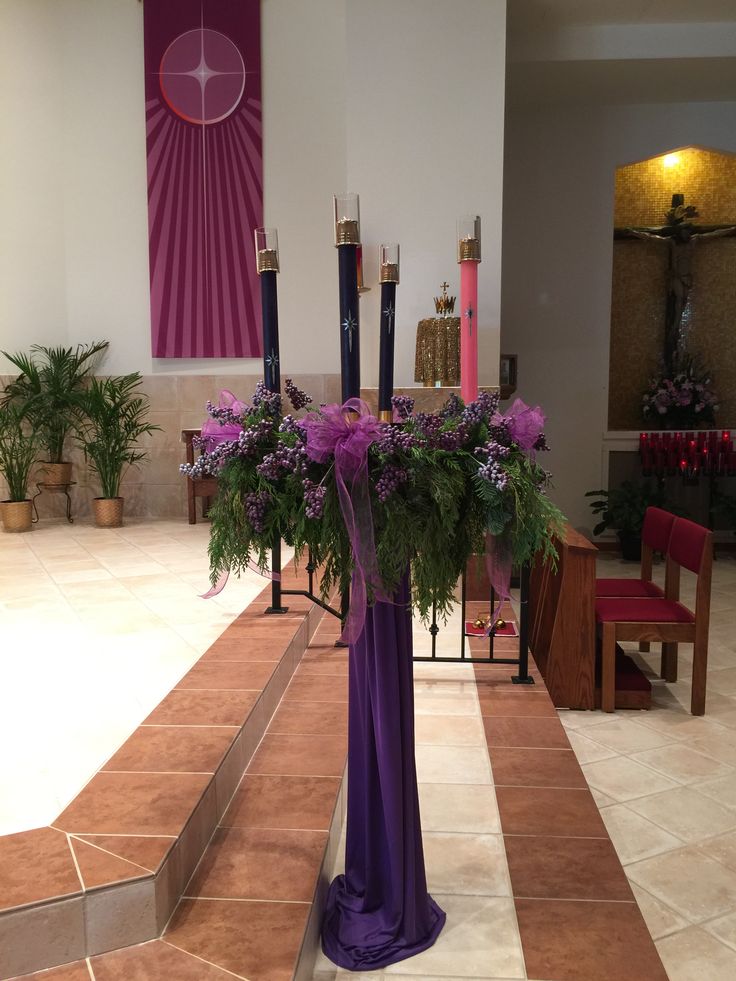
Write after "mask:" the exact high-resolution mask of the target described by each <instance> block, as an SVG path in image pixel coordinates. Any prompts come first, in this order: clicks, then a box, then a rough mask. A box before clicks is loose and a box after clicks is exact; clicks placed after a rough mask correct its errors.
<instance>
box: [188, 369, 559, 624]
mask: <svg viewBox="0 0 736 981" xmlns="http://www.w3.org/2000/svg"><path fill="white" fill-rule="evenodd" d="M286 392H287V395H288V397H289V400H290V402H291V404H292V406H293V408H294V411H295V412H299V411H300V410H302V409H305V408H307V407H308V406H309V405H310V404H311V403H312V399H311V398H310V397H309V396H308V395H306V394H305V393H304V392H302V391H300V390H299V389H298V388H296V387H295V386H294V385H293V384H292V382H291V380H290V379H287V381H286ZM498 403H499V397H498V395H496V394H488V393H481V394H480V395H479V396H478V398H477V399H476V400H475V401H473V402H470V403H468V404H467V405H466V404H464V403H463V401H462V400H461V399H460V398H459V397H458V396H457V395H454V394H453V395H451V396H450V398H449V399H448V400H447V402H446V403H445V405H444V406H443V407H442V409H440V410H439V411H438V412H436V413H426V412H418V413H416V414H414V413H413V408H414V403H413V400H412V399H410V398H406V397H403V396H395V397H394V399H393V406H394V422H392V423H384V422H379V421H378V419H376V417H375V416H373V415H371V414H370V411H369V410H368V407H367V406H366V404H365V403H364V402H362V401H361V400H359V399H350V400H349V401H348V402H346V403H345V404H344V405H343V406H340V405H322V406H321V407H320V408H319V410H310V411H308V412H307V413H306V415H303V416H302V417H301V418H298V417H296V416H295V415H293V414H284V413H283V411H282V400H281V396H280V395H279V394H277V393H273V392H270V391H268V390H267V389H266V387H265V385H264V384H263V383H262V382H259V384H258V386H257V387H256V391H255V394H254V395H253V398H252V399H251V402H250V404H246V403H244V402H241V401H239V400H237V399H236V398H235V397H234V396H232V394H231V393H223V395H222V397H221V399H220V404H219V405H217V406H215V405H213V404H212V403H211V402H208V403H207V411H208V414H209V416H210V418H209V419H208V421H207V423H206V424H205V426H204V427H203V429H202V437H201V440H200V446H201V448H202V455H201V456H200V457H199V458H198V459H197V460H196V461H195V463H194V464H193V465H188V464H184V465H183V466H182V467H181V471H182V473H184V474H186V475H188V476H191V477H203V476H207V475H216V476H217V478H218V495H217V498H216V501H215V503H214V505H213V506H212V508H211V510H210V517H211V522H212V524H211V532H210V544H209V555H210V573H211V580H212V583H213V585H216V584H217V583H218V582H220V581H221V580H222V579H223V577H224V576H225V575H226V574H228V573H230V572H234V573H239V572H240V571H241V570H243V569H246V568H253V567H254V566H257V567H258V569H259V570H261V571H262V572H263V573H264V574H268V571H267V570H268V562H269V556H270V550H271V547H272V544H273V542H274V539H275V538H276V537H277V536H280V537H281V538H282V539H283V540H284V541H285V542H286V543H287V545H290V546H292V547H293V548H294V551H295V555H296V558H297V559H298V558H299V557H300V556H301V555H302V554H303V553H304V551H305V550H307V551H308V552H309V554H310V555H311V558H312V560H313V561H314V562H315V563H316V564H317V565H318V566H319V567H320V568H321V591H322V595H323V598H325V599H327V598H328V597H329V596H330V595H331V594H332V592H333V591H334V589H335V587H339V588H340V589H341V590H344V589H346V588H347V587H348V586H350V585H351V580H352V601H351V614H350V618H349V620H348V625H347V628H346V633H347V634H348V636H347V639H348V640H355V639H357V635H356V632H359V629H360V628H361V627H362V620H363V615H364V612H365V604H366V602H367V603H371V602H373V601H374V600H375V599H385V598H387V597H390V596H392V595H393V593H394V591H395V590H396V588H397V587H398V585H399V583H400V580H401V578H402V576H403V575H404V574H405V572H406V569H407V567H408V566H410V568H411V595H412V602H413V606H414V609H415V610H416V611H417V612H418V613H419V614H420V615H421V616H422V618H424V619H427V618H428V617H429V615H430V613H431V611H432V608H433V605H434V607H435V609H436V612H437V615H438V616H442V617H444V616H446V615H447V614H448V613H449V611H450V609H451V607H452V605H453V604H454V602H455V590H456V586H457V582H458V579H459V577H460V575H461V574H462V572H463V570H464V569H465V567H466V565H467V563H468V561H469V559H470V557H471V556H473V555H478V554H480V553H482V552H484V551H486V552H487V555H488V557H489V565H490V566H493V568H494V569H496V570H499V569H503V570H504V572H503V573H502V575H501V578H504V576H507V574H508V573H509V572H510V568H511V565H512V564H513V565H519V564H521V563H523V562H528V561H531V560H532V559H533V558H534V557H535V556H537V555H540V556H541V557H543V558H550V559H551V560H552V561H554V560H555V559H556V552H555V547H554V538H555V536H556V535H559V534H560V532H561V525H562V522H563V520H564V519H563V516H562V514H561V513H560V511H559V510H558V509H557V508H556V507H555V505H554V504H553V503H552V502H551V501H550V500H549V498H548V497H547V496H546V493H545V488H546V487H547V486H548V483H549V477H550V475H549V474H548V473H547V472H546V471H545V470H544V468H543V467H542V466H540V464H539V463H538V462H537V458H536V454H537V452H540V451H544V450H546V449H547V444H546V440H545V436H544V433H543V431H542V430H543V425H544V415H543V413H542V412H541V410H540V409H539V408H538V407H537V408H530V407H528V406H526V405H525V404H524V403H523V402H521V400H518V399H517V401H516V402H515V403H514V405H513V406H512V408H511V409H510V410H509V411H508V412H507V413H505V414H503V413H501V412H499V410H498ZM492 581H493V576H492ZM361 606H362V615H361V613H360V608H361ZM356 611H357V612H356ZM351 621H352V629H351Z"/></svg>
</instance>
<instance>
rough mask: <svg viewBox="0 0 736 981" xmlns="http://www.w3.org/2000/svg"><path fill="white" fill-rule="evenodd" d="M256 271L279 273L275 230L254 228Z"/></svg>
mask: <svg viewBox="0 0 736 981" xmlns="http://www.w3.org/2000/svg"><path fill="white" fill-rule="evenodd" d="M255 239H256V270H257V271H258V275H259V276H260V275H261V273H264V272H278V271H279V234H278V232H277V231H276V229H275V228H256V230H255Z"/></svg>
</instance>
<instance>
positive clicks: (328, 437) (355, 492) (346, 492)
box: [303, 399, 386, 644]
mask: <svg viewBox="0 0 736 981" xmlns="http://www.w3.org/2000/svg"><path fill="white" fill-rule="evenodd" d="M303 424H304V428H305V429H306V433H307V456H308V457H309V458H310V459H312V460H315V461H316V462H317V463H326V462H327V461H328V460H329V459H330V458H331V457H333V456H334V459H335V483H336V484H337V493H338V496H339V498H340V508H341V510H342V516H343V518H344V520H345V527H346V529H347V532H348V537H349V538H350V544H351V546H352V549H353V559H354V562H355V571H354V573H353V585H352V595H351V598H350V612H349V614H348V618H347V621H346V623H345V628H344V630H343V633H342V638H341V639H342V640H343V642H344V643H347V644H353V643H355V641H356V640H357V639H358V637H360V634H361V632H362V630H363V625H364V623H365V611H366V605H367V602H368V588H367V587H368V586H369V585H370V586H371V588H372V589H373V592H374V595H375V597H376V598H377V599H381V600H385V599H386V597H385V595H384V593H383V587H382V584H381V580H380V576H379V574H378V560H377V558H376V546H375V542H374V539H373V516H372V513H371V500H370V485H369V483H368V447H369V446H370V445H371V443H374V442H375V441H376V440H377V439H378V438H379V436H380V435H381V424H380V423H379V421H378V420H377V419H376V417H375V416H373V415H371V411H370V409H369V408H368V406H367V405H366V403H365V402H364V401H363V400H362V399H348V400H347V402H345V404H344V405H325V406H323V407H322V409H321V410H320V412H319V413H318V414H317V413H314V414H312V415H309V416H307V417H306V418H305V419H304V423H303ZM348 483H350V489H348V486H347V485H348Z"/></svg>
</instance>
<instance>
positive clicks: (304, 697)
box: [284, 676, 348, 702]
mask: <svg viewBox="0 0 736 981" xmlns="http://www.w3.org/2000/svg"><path fill="white" fill-rule="evenodd" d="M347 700H348V679H347V676H345V678H333V677H330V676H327V677H319V676H318V677H312V678H310V677H306V678H305V677H300V678H297V677H294V678H293V679H292V681H291V683H290V684H289V687H288V688H287V689H286V692H285V694H284V701H285V702H293V701H299V702H347Z"/></svg>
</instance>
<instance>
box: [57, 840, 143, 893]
mask: <svg viewBox="0 0 736 981" xmlns="http://www.w3.org/2000/svg"><path fill="white" fill-rule="evenodd" d="M70 842H71V845H72V848H73V849H74V855H75V857H76V859H77V865H78V866H79V873H80V875H81V876H82V882H83V883H84V888H85V889H94V888H96V887H97V886H106V885H109V884H110V883H113V882H123V881H124V880H126V879H139V878H141V877H145V876H150V875H151V872H150V871H149V870H148V869H144V868H142V867H141V866H140V865H134V864H133V863H132V862H126V861H125V860H124V859H122V858H118V856H117V855H111V854H110V853H109V852H106V851H103V850H102V849H101V848H97V847H95V846H94V845H90V844H89V843H88V842H86V841H82V840H81V839H80V838H70Z"/></svg>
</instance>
